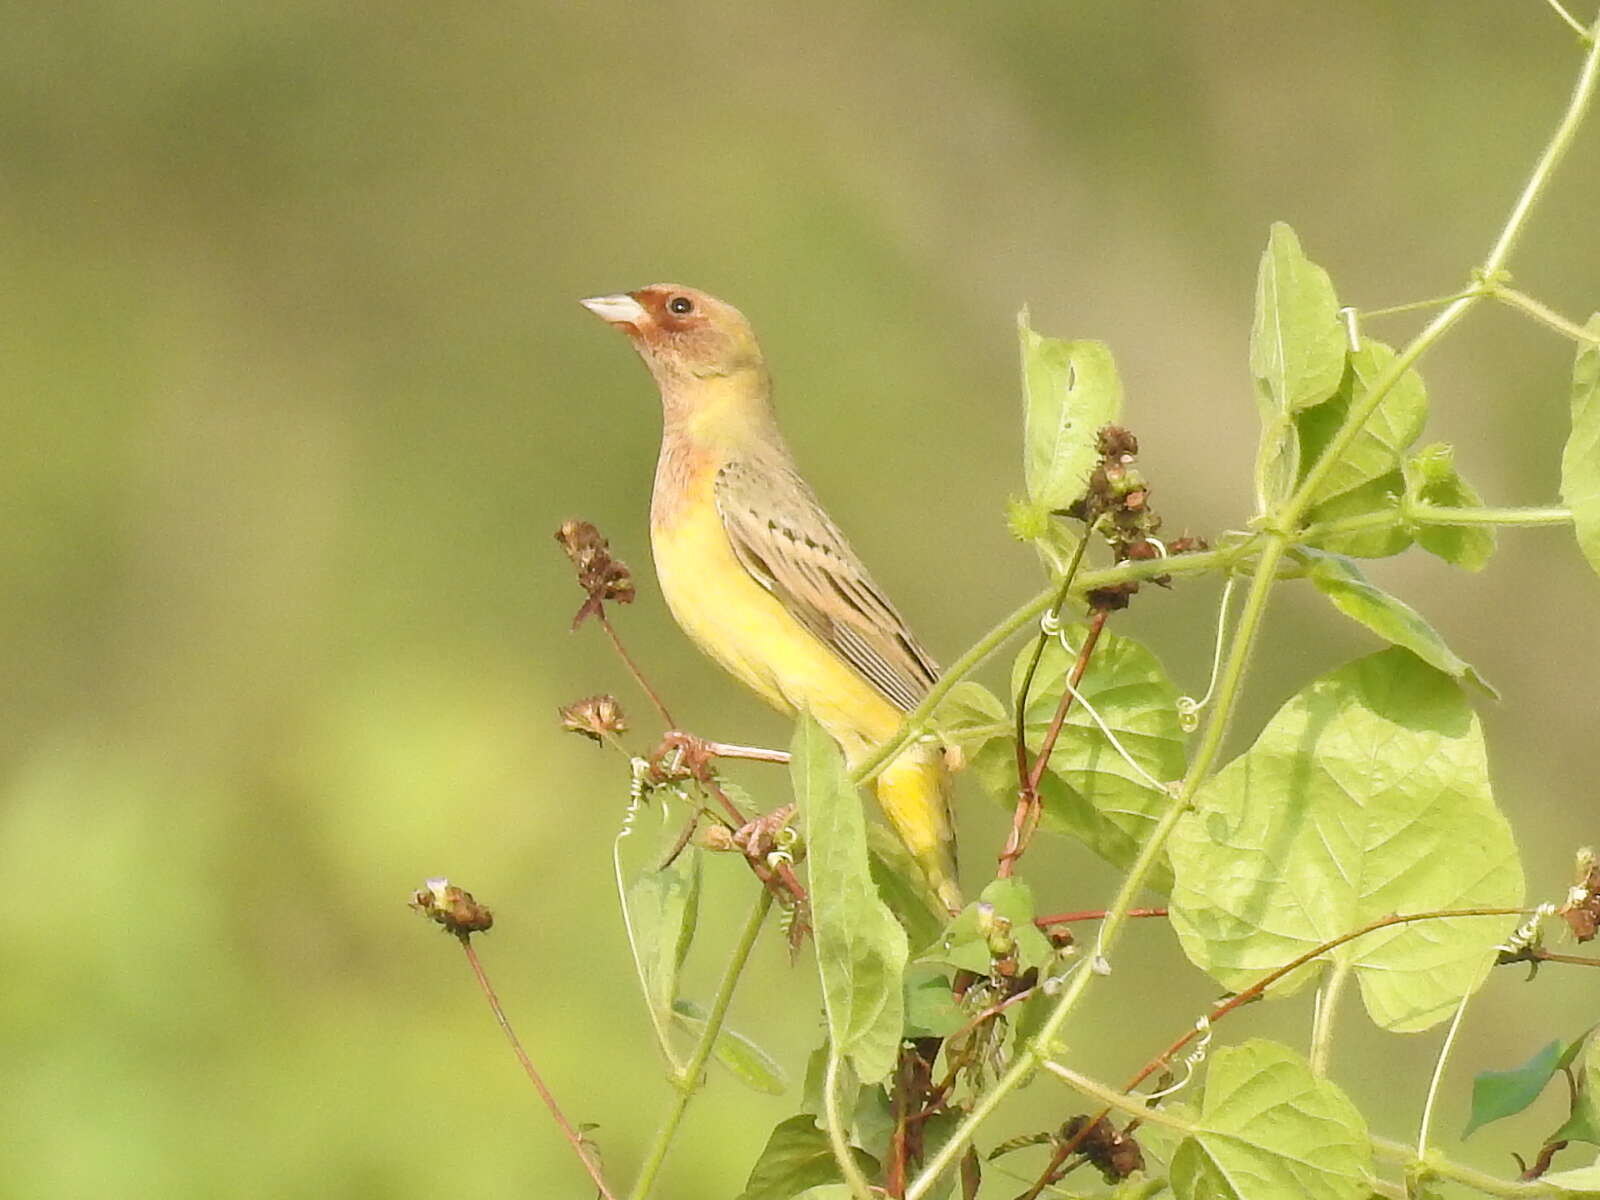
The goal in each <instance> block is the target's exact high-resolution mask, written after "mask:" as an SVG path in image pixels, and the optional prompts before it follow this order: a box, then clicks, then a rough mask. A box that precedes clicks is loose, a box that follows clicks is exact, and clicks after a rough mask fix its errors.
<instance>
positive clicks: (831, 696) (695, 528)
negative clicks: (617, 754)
mask: <svg viewBox="0 0 1600 1200" xmlns="http://www.w3.org/2000/svg"><path fill="white" fill-rule="evenodd" d="M650 541H651V549H652V551H653V553H654V555H655V561H656V577H657V578H658V579H659V580H660V582H661V593H662V595H663V596H664V597H665V598H666V601H667V607H668V608H670V609H671V610H672V615H673V617H675V618H676V619H677V622H678V624H679V625H680V626H682V628H683V631H684V632H685V633H687V634H688V635H689V637H690V639H691V640H692V641H693V642H694V643H695V644H696V645H697V646H699V647H700V649H701V650H703V651H705V653H706V654H708V655H710V656H711V657H712V658H713V659H715V660H716V661H717V662H718V663H720V664H721V665H722V666H723V667H724V668H725V669H726V670H727V671H728V672H729V673H731V674H732V675H733V676H734V677H735V678H737V679H739V680H741V681H743V682H744V683H745V684H746V685H747V686H749V687H750V688H752V689H754V690H755V692H756V693H757V694H758V695H760V696H761V698H762V699H763V700H765V701H766V702H767V703H768V704H770V705H772V706H773V707H774V708H776V709H778V710H779V711H780V712H784V713H788V714H791V715H792V714H793V713H794V712H796V711H797V710H799V709H804V710H806V711H808V712H810V713H811V715H812V716H813V717H815V718H816V720H817V722H818V724H820V725H821V726H822V727H823V728H824V729H826V730H827V731H828V733H829V734H831V735H832V737H833V738H834V740H835V741H837V742H838V743H839V744H840V746H841V747H842V748H843V749H844V752H845V757H846V759H847V760H849V761H850V762H851V763H855V762H859V761H860V760H861V759H863V758H864V757H865V756H866V754H867V753H868V752H869V751H870V750H871V749H872V748H873V747H874V746H876V745H877V744H879V743H880V742H883V741H885V740H887V739H888V738H889V737H891V736H892V735H893V734H894V732H895V730H897V729H898V728H899V726H900V722H901V720H902V719H903V717H904V714H903V713H901V711H900V710H899V709H898V708H896V707H895V706H894V705H892V704H890V703H889V701H887V700H886V699H884V698H883V696H882V695H881V694H879V692H878V691H877V689H876V688H874V687H873V686H872V685H871V684H869V683H868V682H867V681H866V680H864V679H862V678H861V676H859V675H857V674H856V672H855V671H854V670H852V669H851V668H850V667H849V666H847V665H846V664H845V662H844V661H843V660H842V659H840V658H839V657H838V656H837V655H836V654H834V652H833V651H832V650H830V649H829V648H828V647H827V646H826V645H825V644H823V642H821V641H820V640H819V639H818V638H817V637H816V636H815V635H814V634H812V633H811V631H810V630H808V629H806V627H805V626H803V625H801V624H800V622H799V621H797V620H795V618H794V617H792V616H791V615H790V614H789V613H788V611H787V610H786V609H785V608H784V607H783V605H782V604H780V603H779V602H778V600H777V599H776V598H775V597H774V596H773V595H772V593H770V592H768V591H767V590H766V589H765V588H763V587H762V586H761V585H760V584H758V583H757V582H756V581H755V580H754V579H753V578H751V576H750V574H749V572H747V571H746V570H745V569H744V567H743V566H742V565H741V564H740V562H739V560H738V558H736V557H735V556H734V552H733V547H732V546H731V545H730V544H729V542H728V535H727V533H726V531H725V530H724V529H723V527H722V519H721V517H720V516H718V514H717V511H716V508H715V506H714V504H711V503H704V504H688V505H684V506H682V507H681V508H680V509H679V510H678V511H677V512H676V513H675V514H674V519H673V520H671V522H670V523H668V524H654V525H653V526H652V528H651V531H650Z"/></svg>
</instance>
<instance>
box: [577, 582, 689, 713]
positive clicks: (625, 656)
mask: <svg viewBox="0 0 1600 1200" xmlns="http://www.w3.org/2000/svg"><path fill="white" fill-rule="evenodd" d="M594 615H595V616H596V617H597V618H598V619H599V621H600V628H601V629H604V630H605V631H606V637H608V638H610V639H611V645H612V648H613V649H615V650H616V652H617V657H619V658H620V659H622V662H623V665H624V666H626V667H627V668H628V671H629V673H630V674H631V675H632V676H633V679H634V682H635V683H637V684H638V685H639V686H640V687H641V688H643V689H644V694H645V695H646V696H649V697H650V703H651V704H653V705H655V706H656V712H658V713H660V714H661V719H662V720H663V721H665V722H666V725H667V728H668V729H676V728H677V727H678V723H677V722H676V721H674V720H673V719H672V714H671V713H670V712H668V711H667V706H666V704H665V703H663V701H662V699H661V697H660V695H659V694H657V692H656V690H655V688H653V687H651V686H650V681H649V680H648V679H646V678H645V677H644V672H643V671H641V670H640V669H639V664H638V663H636V662H634V661H633V655H631V654H629V653H628V650H627V647H625V646H624V645H623V644H622V639H621V638H620V637H618V636H617V631H616V629H615V628H613V627H612V624H611V618H610V617H608V616H606V610H605V609H603V608H598V609H596V610H595V614H594Z"/></svg>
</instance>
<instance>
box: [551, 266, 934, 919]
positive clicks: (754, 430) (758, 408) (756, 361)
mask: <svg viewBox="0 0 1600 1200" xmlns="http://www.w3.org/2000/svg"><path fill="white" fill-rule="evenodd" d="M580 303H581V304H582V305H583V306H584V307H585V308H587V309H588V310H589V311H590V312H592V313H594V314H595V315H596V316H598V317H600V318H601V319H602V320H604V321H606V322H607V323H608V324H610V325H612V326H614V327H615V328H617V329H619V330H621V331H622V332H623V333H625V334H626V335H627V337H628V339H629V341H630V342H631V343H632V344H633V348H634V350H636V351H637V352H638V354H639V357H640V358H642V359H643V360H644V363H645V365H646V366H647V367H648V368H649V370H650V374H651V376H652V377H653V378H654V380H655V383H656V386H657V388H658V390H659V391H660V393H661V407H662V418H663V420H662V436H661V453H660V457H659V458H658V460H657V463H656V475H655V487H654V491H653V493H652V496H651V501H650V547H651V553H652V556H653V558H654V559H655V569H656V577H657V580H658V581H659V583H660V586H661V592H662V595H663V597H664V598H665V600H666V602H667V607H668V608H669V609H670V610H671V612H672V615H673V617H674V618H675V619H676V620H677V623H678V625H679V626H680V627H681V628H682V629H683V631H684V632H685V633H686V634H687V635H688V636H689V639H690V640H691V641H692V642H694V643H695V644H696V645H697V646H698V647H699V648H700V649H701V650H702V651H704V652H705V653H706V654H707V655H708V656H710V657H711V658H712V659H713V660H715V661H716V662H717V663H718V664H720V665H721V666H722V667H723V668H724V669H725V670H727V671H728V673H729V674H731V675H733V676H734V677H735V678H736V679H738V680H740V681H741V682H742V683H744V684H745V685H747V686H748V687H749V688H751V689H752V690H753V691H754V692H755V693H756V694H757V695H758V696H760V697H761V698H762V699H763V700H765V701H766V702H767V703H768V704H770V705H771V706H772V707H774V708H776V709H777V710H778V711H780V712H782V713H785V714H787V715H790V716H794V715H796V714H797V713H800V712H807V713H809V714H811V716H812V717H813V718H814V719H815V720H816V721H817V723H818V724H819V725H821V726H822V728H823V729H824V730H825V731H826V732H827V733H828V734H829V736H831V737H832V738H833V740H834V741H835V742H837V743H838V744H839V747H840V749H841V750H842V751H843V754H844V759H845V762H846V764H847V765H848V766H849V767H851V768H852V769H854V768H855V767H856V766H858V765H859V764H861V763H862V762H864V761H866V760H867V759H868V758H869V757H870V756H871V755H872V754H873V753H874V752H875V751H876V750H877V749H878V748H879V747H881V746H882V745H883V744H884V743H885V742H887V741H888V740H889V739H891V738H892V737H894V736H895V734H896V733H897V732H898V731H899V729H900V726H901V725H902V723H903V722H904V720H905V715H906V713H907V712H909V711H910V710H911V709H913V708H915V707H916V706H917V704H918V703H919V702H920V701H921V700H922V699H923V697H925V696H926V695H927V694H928V691H929V689H930V688H932V687H933V685H934V683H935V682H936V681H937V680H938V678H939V667H938V665H937V664H936V663H935V662H934V660H933V658H932V657H930V656H929V654H928V652H927V651H926V650H924V649H923V648H922V645H921V644H920V643H919V642H918V641H917V639H916V638H915V636H913V634H912V633H911V630H910V629H909V628H908V627H907V625H906V622H905V620H904V619H903V618H902V617H901V616H900V613H899V610H897V609H896V608H895V607H894V605H893V604H891V603H890V602H889V600H888V598H887V597H886V596H885V595H884V593H883V589H882V588H880V587H879V586H878V585H877V583H876V582H874V580H873V578H872V576H871V575H870V574H869V573H868V572H867V569H866V567H865V566H863V565H862V562H861V559H860V557H859V556H858V555H857V554H856V552H855V550H853V549H852V548H851V546H850V543H849V541H848V540H846V538H845V536H844V534H843V533H841V532H840V530H839V527H838V526H837V525H836V524H834V522H833V520H832V519H831V518H830V517H829V516H828V514H827V513H826V512H825V511H824V510H823V508H822V505H821V504H820V503H819V502H818V501H817V498H816V495H815V494H814V493H813V492H812V490H811V487H810V485H809V484H807V483H806V481H805V479H804V477H802V475H801V474H800V471H799V469H798V467H797V466H796V465H795V459H794V456H793V454H792V453H791V452H790V450H789V447H788V443H787V442H786V441H785V440H784V437H783V434H782V432H781V431H780V430H779V428H778V421H777V415H776V412H775V410H774V408H773V404H772V380H771V375H770V374H769V372H768V369H767V363H766V359H765V357H764V356H763V355H762V352H761V346H760V344H759V343H758V342H757V340H756V335H755V332H754V330H753V329H752V328H751V325H750V322H749V321H748V320H746V318H745V316H744V314H743V313H741V312H740V311H739V310H738V309H737V308H735V307H734V306H733V305H731V304H728V303H726V302H725V301H722V300H719V299H717V298H716V297H715V296H711V295H708V294H707V293H705V292H703V291H699V290H697V289H695V288H691V287H683V286H681V285H678V284H670V283H657V284H651V285H650V286H648V287H643V288H639V289H638V290H636V291H632V292H625V293H619V294H616V295H609V296H593V297H590V298H588V299H586V300H582V301H580ZM950 790H951V789H950V779H949V774H948V769H947V766H946V763H945V760H944V754H943V751H942V748H941V747H940V746H938V745H937V744H933V743H930V742H925V741H912V742H910V743H908V744H907V745H906V746H905V748H904V749H902V750H900V751H899V752H898V753H896V754H895V756H894V757H893V758H892V759H890V760H889V762H888V763H887V765H885V766H884V768H883V769H882V771H881V772H880V773H879V775H878V777H877V780H876V793H877V798H878V804H879V807H880V808H881V809H882V810H883V813H884V815H885V816H886V817H887V818H888V820H889V824H890V825H891V827H892V828H893V829H894V831H895V833H896V834H897V836H898V837H899V839H900V840H901V842H902V843H903V844H904V845H905V847H906V849H907V850H908V851H909V852H910V854H911V857H912V859H913V861H914V862H915V863H916V864H917V867H918V869H919V870H920V871H921V872H922V874H923V876H924V879H925V881H926V884H927V886H928V889H929V890H930V891H931V892H932V894H933V895H935V896H937V898H938V899H939V901H940V902H941V903H942V904H943V905H944V907H945V908H947V909H949V910H950V911H951V912H952V913H955V912H959V911H960V909H961V907H962V899H961V890H960V887H959V885H958V883H957V875H956V848H955V834H954V827H953V824H952V821H951V816H950Z"/></svg>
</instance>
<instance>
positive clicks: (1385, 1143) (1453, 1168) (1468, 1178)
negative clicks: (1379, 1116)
mask: <svg viewBox="0 0 1600 1200" xmlns="http://www.w3.org/2000/svg"><path fill="white" fill-rule="evenodd" d="M1372 1152H1373V1154H1374V1155H1376V1156H1377V1157H1378V1158H1381V1159H1384V1160H1386V1161H1388V1162H1392V1163H1396V1164H1398V1165H1400V1166H1402V1167H1405V1168H1411V1167H1417V1166H1420V1167H1421V1168H1422V1169H1423V1170H1425V1171H1427V1172H1428V1174H1430V1175H1434V1176H1437V1177H1438V1178H1440V1179H1449V1180H1451V1181H1452V1182H1455V1183H1459V1184H1462V1185H1464V1186H1466V1187H1470V1188H1475V1189H1476V1190H1478V1191H1480V1192H1484V1193H1485V1194H1487V1195H1490V1196H1551V1197H1554V1196H1560V1195H1563V1194H1565V1195H1571V1194H1572V1193H1570V1192H1567V1193H1563V1192H1561V1191H1560V1190H1559V1189H1558V1188H1556V1187H1555V1186H1554V1185H1553V1184H1548V1183H1539V1182H1537V1181H1534V1182H1529V1183H1523V1182H1521V1181H1520V1180H1515V1179H1501V1178H1500V1177H1499V1176H1497V1175H1490V1174H1489V1173H1488V1172H1487V1171H1478V1170H1474V1169H1473V1168H1472V1167H1465V1166H1462V1165H1461V1164H1460V1163H1454V1162H1451V1161H1450V1160H1449V1159H1447V1158H1439V1157H1436V1156H1434V1155H1429V1156H1428V1157H1427V1158H1425V1159H1419V1158H1418V1157H1417V1152H1416V1151H1415V1150H1414V1149H1412V1148H1411V1147H1410V1146H1407V1145H1406V1144H1405V1143H1404V1142H1396V1141H1392V1140H1391V1139H1389V1138H1383V1137H1377V1136H1374V1137H1373V1139H1372Z"/></svg>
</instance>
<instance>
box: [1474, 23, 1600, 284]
mask: <svg viewBox="0 0 1600 1200" xmlns="http://www.w3.org/2000/svg"><path fill="white" fill-rule="evenodd" d="M1597 24H1600V22H1597ZM1597 79H1600V38H1597V37H1595V35H1594V29H1593V28H1591V29H1590V30H1589V52H1588V54H1587V55H1585V56H1584V60H1583V70H1582V71H1581V72H1579V74H1578V82H1577V84H1576V85H1574V87H1573V89H1572V99H1571V100H1569V101H1568V102H1567V111H1566V112H1565V113H1563V114H1562V117H1561V121H1560V123H1559V124H1558V125H1557V126H1556V131H1555V133H1553V134H1551V135H1550V141H1549V142H1548V143H1547V144H1546V146H1545V148H1544V153H1543V154H1541V155H1540V156H1539V161H1538V163H1537V164H1536V165H1535V166H1534V168H1533V174H1532V175H1530V176H1529V177H1528V183H1527V186H1526V187H1524V188H1523V189H1522V195H1520V196H1518V197H1517V204H1516V207H1515V208H1513V209H1512V210H1511V216H1510V217H1509V218H1508V219H1507V220H1506V226H1505V228H1504V229H1503V230H1501V231H1500V240H1499V241H1497V242H1495V244H1494V249H1493V250H1491V251H1489V257H1488V258H1486V259H1484V262H1483V274H1484V276H1485V277H1491V276H1493V275H1494V274H1495V273H1496V272H1498V271H1501V270H1503V269H1504V268H1505V265H1506V260H1507V259H1509V258H1510V257H1511V250H1512V247H1514V246H1515V245H1516V244H1517V239H1518V238H1519V237H1521V236H1522V231H1523V228H1524V227H1525V226H1526V225H1527V223H1528V214H1529V213H1530V212H1531V211H1532V210H1533V206H1534V204H1535V202H1537V201H1538V199H1539V197H1540V196H1541V195H1543V194H1544V190H1545V188H1546V186H1548V184H1549V182H1550V176H1551V175H1552V174H1553V173H1554V172H1555V169H1556V167H1557V165H1559V164H1560V162H1561V160H1562V159H1563V158H1564V157H1565V156H1566V153H1567V151H1568V150H1569V149H1571V147H1572V142H1573V139H1574V138H1576V137H1577V135H1578V126H1579V125H1581V124H1582V123H1583V118H1584V114H1585V113H1587V112H1588V111H1589V104H1590V102H1591V101H1592V100H1593V99H1594V90H1595V83H1596V80H1597Z"/></svg>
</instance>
